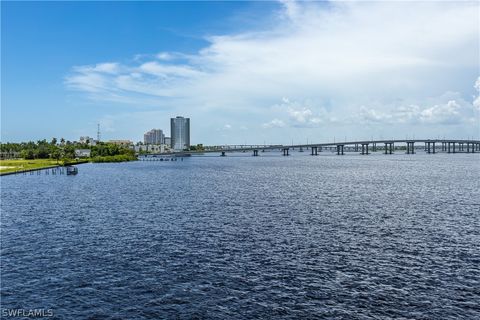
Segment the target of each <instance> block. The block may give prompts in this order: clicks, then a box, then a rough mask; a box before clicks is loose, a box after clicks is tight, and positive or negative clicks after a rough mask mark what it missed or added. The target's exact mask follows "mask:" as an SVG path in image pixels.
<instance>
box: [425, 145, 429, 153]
mask: <svg viewBox="0 0 480 320" xmlns="http://www.w3.org/2000/svg"><path fill="white" fill-rule="evenodd" d="M425 151H427V153H430V142H425Z"/></svg>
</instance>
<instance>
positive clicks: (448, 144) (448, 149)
mask: <svg viewBox="0 0 480 320" xmlns="http://www.w3.org/2000/svg"><path fill="white" fill-rule="evenodd" d="M447 146H448V148H447V152H448V153H450V142H448V143H447Z"/></svg>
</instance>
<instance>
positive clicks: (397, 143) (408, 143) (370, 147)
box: [158, 139, 480, 156]
mask: <svg viewBox="0 0 480 320" xmlns="http://www.w3.org/2000/svg"><path fill="white" fill-rule="evenodd" d="M415 144H417V145H416V146H415ZM267 150H268V151H275V150H278V151H280V152H281V153H282V154H283V155H284V156H288V155H290V150H298V151H300V152H303V151H305V150H307V151H309V152H310V154H311V155H312V156H316V155H318V154H319V153H320V152H322V151H324V150H329V151H333V152H336V153H337V155H344V154H345V152H358V153H360V154H362V155H368V154H370V153H372V152H379V151H381V152H382V153H384V154H393V153H394V152H395V151H405V153H407V154H414V153H416V152H415V151H416V150H423V151H424V152H426V153H432V154H435V153H439V152H443V153H475V152H480V140H458V139H457V140H455V139H396V140H361V141H345V142H330V143H311V144H292V145H231V146H214V147H206V148H205V150H194V151H178V152H171V153H163V154H158V155H159V156H166V155H172V156H188V155H201V154H206V153H219V154H220V155H221V156H226V155H227V153H233V152H252V155H253V156H259V152H265V151H267Z"/></svg>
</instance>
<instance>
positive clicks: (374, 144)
mask: <svg viewBox="0 0 480 320" xmlns="http://www.w3.org/2000/svg"><path fill="white" fill-rule="evenodd" d="M372 152H377V143H376V142H374V143H373V146H372Z"/></svg>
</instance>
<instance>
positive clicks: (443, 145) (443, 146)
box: [442, 142, 447, 151]
mask: <svg viewBox="0 0 480 320" xmlns="http://www.w3.org/2000/svg"><path fill="white" fill-rule="evenodd" d="M442 151H447V145H446V142H442Z"/></svg>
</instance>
